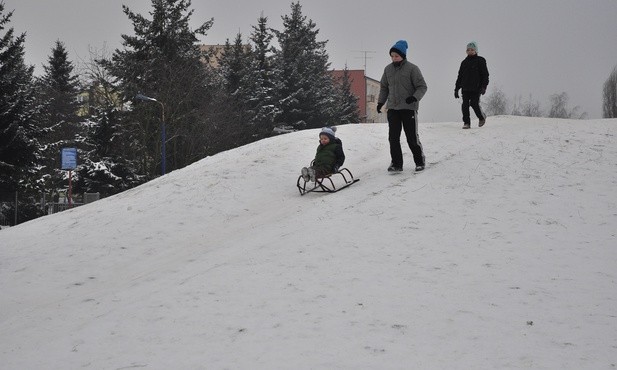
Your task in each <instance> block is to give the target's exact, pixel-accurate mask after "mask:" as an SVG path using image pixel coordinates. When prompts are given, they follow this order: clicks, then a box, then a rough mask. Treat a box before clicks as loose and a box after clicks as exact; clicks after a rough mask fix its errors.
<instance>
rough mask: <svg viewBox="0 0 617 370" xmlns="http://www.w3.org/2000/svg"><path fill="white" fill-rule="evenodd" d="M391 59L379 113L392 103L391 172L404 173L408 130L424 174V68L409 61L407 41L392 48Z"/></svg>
mask: <svg viewBox="0 0 617 370" xmlns="http://www.w3.org/2000/svg"><path fill="white" fill-rule="evenodd" d="M390 58H391V59H392V63H390V64H388V65H387V66H386V68H384V71H383V76H382V77H381V81H380V82H381V88H380V90H379V99H378V100H377V113H381V108H382V107H383V105H384V104H385V103H386V100H387V101H388V107H387V108H388V113H387V116H388V130H389V131H388V141H389V142H390V156H391V158H392V162H391V163H390V167H388V171H402V170H403V151H402V149H401V131H402V130H405V136H406V137H407V144H408V145H409V148H410V149H411V153H412V154H413V160H414V162H415V163H416V171H422V170H423V169H424V164H425V161H424V153H423V151H422V144H421V143H420V137H419V136H418V120H417V115H418V107H419V101H420V99H422V97H423V96H424V94H426V90H427V86H426V82H424V77H422V72H420V68H418V67H417V66H416V65H415V64H412V63H410V62H409V61H407V41H405V40H399V41H397V42H396V43H395V44H394V46H392V48H390Z"/></svg>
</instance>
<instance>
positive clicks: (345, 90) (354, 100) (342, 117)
mask: <svg viewBox="0 0 617 370" xmlns="http://www.w3.org/2000/svg"><path fill="white" fill-rule="evenodd" d="M351 82H352V81H351V78H350V76H349V70H348V69H347V65H345V69H344V70H343V76H342V77H341V78H340V81H336V83H335V87H336V89H335V92H336V93H337V100H338V101H337V102H336V104H335V110H336V117H335V118H334V122H332V123H336V124H346V123H358V122H360V112H359V110H358V97H357V96H356V95H354V94H353V92H352V91H351Z"/></svg>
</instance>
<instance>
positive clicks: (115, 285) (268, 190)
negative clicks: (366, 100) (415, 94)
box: [0, 117, 617, 369]
mask: <svg viewBox="0 0 617 370" xmlns="http://www.w3.org/2000/svg"><path fill="white" fill-rule="evenodd" d="M460 127H461V125H460V124H459V123H434V124H420V137H421V140H422V142H423V145H424V148H425V154H426V157H427V169H426V170H425V171H424V172H423V173H419V174H414V173H413V171H411V169H412V167H413V166H412V163H411V162H412V159H411V155H410V153H409V149H408V148H405V153H406V154H405V160H406V168H405V171H404V172H403V173H402V174H396V175H392V174H389V173H387V172H386V167H387V166H388V164H389V151H388V142H387V126H386V125H384V124H371V125H368V124H366V125H347V126H340V127H339V129H338V132H337V135H338V136H339V137H341V138H342V140H343V142H344V145H345V153H346V155H347V162H346V166H347V167H348V168H349V169H351V170H352V171H353V173H354V175H355V176H356V177H359V178H360V179H361V181H360V182H358V183H357V184H355V185H353V186H352V187H350V188H348V189H346V190H344V191H342V192H340V193H336V194H308V195H306V196H303V197H301V196H300V195H299V193H298V191H297V189H296V188H295V181H296V179H297V176H298V174H299V169H300V167H302V166H304V165H306V164H308V162H310V160H311V159H312V158H313V155H314V151H315V148H316V146H317V143H318V142H317V140H318V139H317V134H318V131H319V130H306V131H302V132H297V133H292V134H287V135H282V136H278V137H274V138H271V139H268V140H263V141H260V142H257V143H253V144H251V145H247V146H244V147H242V148H238V149H235V150H231V151H228V152H225V153H221V154H218V155H216V156H213V157H210V158H206V159H204V160H202V161H200V162H198V163H195V164H193V165H191V166H189V167H187V168H184V169H182V170H177V171H174V172H172V173H170V174H168V175H166V176H164V177H162V178H159V179H157V180H155V181H152V182H150V183H147V184H145V185H143V186H140V187H138V188H135V189H132V190H130V191H127V192H125V193H122V194H120V195H118V196H115V197H111V198H107V199H103V200H101V201H98V202H95V203H92V204H90V205H87V206H83V207H80V208H76V209H73V210H70V211H66V212H63V213H60V214H56V215H53V216H47V217H43V218H40V219H37V220H35V221H32V222H29V223H26V224H23V225H20V226H18V227H13V228H10V229H5V230H2V231H0V368H1V369H81V368H86V369H129V368H146V369H506V368H507V369H518V368H530V369H614V368H615V367H616V366H617V314H616V313H615V312H616V311H615V308H616V307H617V301H616V299H617V282H616V279H617V270H616V266H617V248H616V247H617V242H616V240H617V238H616V233H617V192H616V190H615V189H616V187H617V143H616V141H617V140H616V138H617V137H616V135H617V120H589V121H574V120H573V121H569V120H553V119H539V118H520V117H491V118H490V119H489V120H488V122H487V125H486V126H485V127H483V128H481V129H479V128H477V125H474V126H473V127H472V129H471V130H461V129H460Z"/></svg>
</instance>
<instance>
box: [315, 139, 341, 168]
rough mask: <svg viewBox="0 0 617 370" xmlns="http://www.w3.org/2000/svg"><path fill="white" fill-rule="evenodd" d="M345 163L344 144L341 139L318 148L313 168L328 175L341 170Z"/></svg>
mask: <svg viewBox="0 0 617 370" xmlns="http://www.w3.org/2000/svg"><path fill="white" fill-rule="evenodd" d="M344 162H345V154H344V153H343V143H342V142H341V140H340V139H339V138H336V139H335V140H334V141H330V143H328V144H327V145H321V144H319V146H318V147H317V153H315V159H314V160H313V167H315V168H320V169H322V170H323V171H324V172H326V173H333V172H335V171H337V170H338V169H339V167H340V166H342V165H343V163H344Z"/></svg>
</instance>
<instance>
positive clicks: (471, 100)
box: [461, 90, 484, 124]
mask: <svg viewBox="0 0 617 370" xmlns="http://www.w3.org/2000/svg"><path fill="white" fill-rule="evenodd" d="M469 107H471V108H472V109H473V111H474V113H475V114H476V117H478V119H484V113H482V109H480V92H478V91H464V90H463V105H462V106H461V110H462V111H463V123H468V124H471V118H470V116H469Z"/></svg>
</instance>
